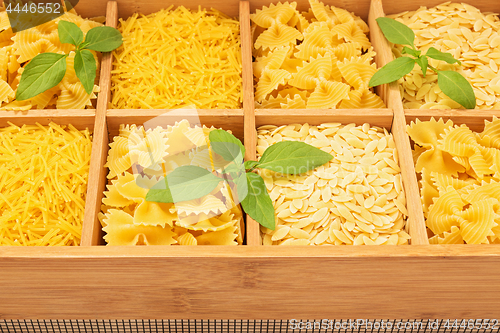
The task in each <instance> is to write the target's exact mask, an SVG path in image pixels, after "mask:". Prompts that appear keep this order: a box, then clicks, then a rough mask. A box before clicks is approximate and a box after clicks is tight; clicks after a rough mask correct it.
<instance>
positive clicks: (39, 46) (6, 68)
mask: <svg viewBox="0 0 500 333" xmlns="http://www.w3.org/2000/svg"><path fill="white" fill-rule="evenodd" d="M61 20H63V21H69V22H73V23H75V24H76V25H77V26H78V27H80V29H82V31H83V33H84V34H86V33H87V32H88V31H89V30H90V29H92V28H94V27H98V26H101V25H102V23H99V22H97V21H102V18H100V17H99V18H95V20H86V19H83V18H81V17H80V16H78V15H77V14H76V12H75V11H74V10H70V11H68V12H66V13H65V14H63V15H62V16H60V17H58V18H56V19H54V20H52V21H49V22H47V23H44V24H40V25H37V26H36V27H34V28H31V29H27V30H23V31H20V32H17V33H13V32H12V29H11V28H10V23H9V19H8V16H7V12H5V9H2V8H0V110H7V111H26V110H30V109H47V108H57V109H85V108H90V109H92V108H93V106H92V100H95V99H96V98H97V95H96V93H98V92H99V86H98V85H97V84H95V85H94V88H93V91H92V93H91V94H90V95H89V94H87V93H86V92H85V89H84V88H83V85H82V84H81V83H80V80H79V79H78V78H77V76H76V73H75V70H74V68H73V59H74V56H75V53H74V52H73V50H74V46H73V45H71V44H61V42H60V41H59V35H58V30H57V27H58V24H59V21H61ZM44 52H53V53H61V54H63V53H65V54H67V53H69V52H71V53H70V55H69V57H68V58H66V68H67V70H66V74H65V76H64V78H63V79H62V81H61V82H60V83H59V84H58V85H57V86H55V87H54V88H51V89H49V90H47V91H45V92H43V93H41V94H39V95H37V96H35V97H33V98H31V99H28V100H24V101H17V100H16V99H15V94H16V90H17V87H18V85H19V81H20V79H21V75H22V73H23V67H24V65H25V64H27V63H28V61H30V60H31V59H33V58H34V57H35V56H37V55H38V54H40V53H44ZM91 52H92V53H93V54H94V57H95V58H97V53H96V52H95V51H91ZM97 65H98V67H97V77H96V82H98V80H99V72H100V70H99V62H97Z"/></svg>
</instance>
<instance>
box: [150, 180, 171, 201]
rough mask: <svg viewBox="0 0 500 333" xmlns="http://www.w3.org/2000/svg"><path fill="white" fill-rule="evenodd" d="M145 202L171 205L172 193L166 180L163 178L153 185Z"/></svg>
mask: <svg viewBox="0 0 500 333" xmlns="http://www.w3.org/2000/svg"><path fill="white" fill-rule="evenodd" d="M146 201H151V202H163V203H173V202H174V198H172V193H171V192H170V187H169V184H168V181H167V178H163V179H162V180H160V181H159V182H158V183H156V184H154V185H153V186H152V187H151V188H150V189H149V191H148V193H147V194H146Z"/></svg>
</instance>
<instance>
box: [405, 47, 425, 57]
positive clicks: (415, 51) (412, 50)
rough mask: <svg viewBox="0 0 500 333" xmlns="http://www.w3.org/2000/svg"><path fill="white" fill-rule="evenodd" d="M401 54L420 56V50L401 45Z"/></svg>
mask: <svg viewBox="0 0 500 333" xmlns="http://www.w3.org/2000/svg"><path fill="white" fill-rule="evenodd" d="M401 53H402V54H409V55H411V56H414V57H415V58H417V57H420V53H421V52H420V51H418V50H414V49H412V48H409V47H408V46H404V47H403V51H402V52H401Z"/></svg>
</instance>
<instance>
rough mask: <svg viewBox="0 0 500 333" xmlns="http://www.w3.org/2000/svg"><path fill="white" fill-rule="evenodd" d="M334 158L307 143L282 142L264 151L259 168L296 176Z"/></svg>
mask: <svg viewBox="0 0 500 333" xmlns="http://www.w3.org/2000/svg"><path fill="white" fill-rule="evenodd" d="M332 158H333V156H332V155H330V154H328V153H326V152H324V151H322V150H321V149H318V148H316V147H313V146H311V145H308V144H307V143H304V142H299V141H282V142H277V143H275V144H273V145H272V146H270V147H269V148H267V149H266V150H265V151H264V154H263V155H262V157H261V158H260V161H259V168H262V169H269V170H273V171H276V172H280V173H284V174H291V175H296V174H301V173H304V172H307V171H309V170H313V169H314V168H316V167H319V166H320V165H323V164H325V163H326V162H328V161H330V160H331V159H332Z"/></svg>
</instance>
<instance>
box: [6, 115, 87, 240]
mask: <svg viewBox="0 0 500 333" xmlns="http://www.w3.org/2000/svg"><path fill="white" fill-rule="evenodd" d="M0 141H1V142H2V146H1V147H0V245H16V246H62V245H79V244H80V238H81V233H82V222H83V214H84V211H85V199H86V192H87V180H88V174H89V165H90V153H91V151H92V137H91V134H90V132H89V130H77V129H76V128H75V127H73V126H72V125H68V126H65V127H61V126H59V125H57V124H54V123H50V124H49V125H48V126H42V125H40V124H35V125H24V126H22V127H18V126H16V125H13V124H11V125H10V126H8V127H4V128H0Z"/></svg>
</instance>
